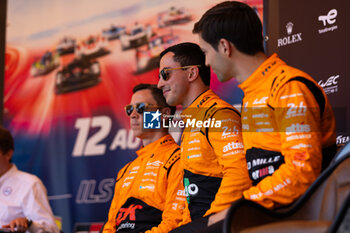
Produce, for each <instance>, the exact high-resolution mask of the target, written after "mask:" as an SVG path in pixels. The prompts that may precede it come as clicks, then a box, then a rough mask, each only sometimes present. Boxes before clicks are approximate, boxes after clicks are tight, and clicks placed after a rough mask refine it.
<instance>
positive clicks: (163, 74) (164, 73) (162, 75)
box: [159, 65, 200, 81]
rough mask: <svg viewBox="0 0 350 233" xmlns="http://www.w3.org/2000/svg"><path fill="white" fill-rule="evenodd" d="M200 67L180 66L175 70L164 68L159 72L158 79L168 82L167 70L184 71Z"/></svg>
mask: <svg viewBox="0 0 350 233" xmlns="http://www.w3.org/2000/svg"><path fill="white" fill-rule="evenodd" d="M195 66H197V67H200V65H191V66H182V67H177V68H164V69H162V70H161V71H160V72H159V79H163V80H164V81H168V80H169V79H170V75H169V72H168V71H169V70H180V69H181V70H186V69H188V68H191V67H195Z"/></svg>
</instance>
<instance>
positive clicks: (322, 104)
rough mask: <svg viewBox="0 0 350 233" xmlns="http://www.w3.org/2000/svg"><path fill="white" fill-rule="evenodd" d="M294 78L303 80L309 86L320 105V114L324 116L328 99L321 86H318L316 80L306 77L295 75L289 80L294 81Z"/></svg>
mask: <svg viewBox="0 0 350 233" xmlns="http://www.w3.org/2000/svg"><path fill="white" fill-rule="evenodd" d="M293 80H296V81H299V82H302V83H304V84H305V85H306V87H307V88H309V90H310V91H311V93H312V94H313V95H314V97H315V99H316V101H317V103H318V106H319V107H320V116H321V118H322V116H323V113H324V109H325V108H326V99H325V97H324V95H323V92H322V91H321V89H320V87H319V86H317V85H316V84H315V83H314V82H312V81H310V80H308V79H306V78H304V77H295V78H292V79H290V80H288V82H290V81H293Z"/></svg>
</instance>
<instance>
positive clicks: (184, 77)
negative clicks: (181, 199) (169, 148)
mask: <svg viewBox="0 0 350 233" xmlns="http://www.w3.org/2000/svg"><path fill="white" fill-rule="evenodd" d="M159 70H160V72H159V82H158V87H159V88H161V89H162V90H163V94H164V97H165V99H166V101H167V103H168V104H170V105H172V106H176V105H182V107H183V109H184V110H183V112H182V114H181V115H182V119H183V120H184V121H193V120H194V121H196V122H197V121H201V122H205V121H210V122H212V121H215V122H220V126H218V127H217V126H213V125H212V124H210V126H204V124H203V127H201V126H197V125H195V126H194V127H193V126H187V127H186V128H185V129H184V132H183V134H182V138H181V161H182V164H183V167H184V185H185V190H186V195H187V204H186V206H187V207H186V209H185V215H184V219H183V224H185V223H188V222H190V223H188V224H185V225H184V226H181V227H179V228H177V229H175V230H174V232H192V231H193V230H199V229H201V228H204V227H206V226H207V222H208V216H210V215H211V214H214V213H217V212H219V211H221V210H223V209H226V208H228V207H229V206H230V205H231V203H232V202H233V201H235V200H237V199H239V198H240V197H241V196H242V192H243V190H245V189H248V188H249V187H250V185H251V181H250V179H249V176H248V172H247V165H246V162H245V157H244V154H243V142H242V138H241V124H240V114H239V112H238V111H237V110H236V109H235V108H233V107H232V105H230V104H228V103H226V102H225V101H223V100H222V99H220V98H219V97H218V96H217V95H216V94H215V93H214V92H213V91H212V90H211V89H210V88H209V84H210V68H209V67H207V66H206V65H205V55H204V53H203V52H202V51H201V49H200V47H199V46H198V45H196V44H194V43H182V44H178V45H174V46H172V47H169V48H167V49H166V50H164V51H163V52H162V53H161V54H160V68H159Z"/></svg>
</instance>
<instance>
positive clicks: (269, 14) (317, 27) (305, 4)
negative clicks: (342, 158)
mask: <svg viewBox="0 0 350 233" xmlns="http://www.w3.org/2000/svg"><path fill="white" fill-rule="evenodd" d="M349 7H350V2H349V1H343V0H334V1H326V0H322V1H319V0H308V1H301V0H299V1H293V0H283V1H282V0H264V17H265V21H264V22H265V35H266V39H267V43H266V44H267V47H266V48H267V52H268V53H269V54H272V53H275V52H277V54H278V55H279V56H280V57H281V58H282V59H283V60H284V61H286V62H287V64H289V65H291V66H294V67H296V68H299V69H301V70H303V71H305V72H306V73H308V74H310V75H311V76H312V77H313V78H314V79H315V80H316V81H317V82H318V84H319V85H320V86H321V87H322V88H323V89H324V91H325V92H326V94H327V95H328V99H329V100H330V103H331V105H332V107H333V110H334V112H335V116H336V124H337V144H343V143H345V142H347V141H349V140H350V126H349V124H348V123H347V121H348V120H349V116H350V101H348V100H349V99H350V92H348V90H347V87H350V79H349V78H347V77H349V76H350V70H349V69H347V65H348V64H347V63H348V56H349V51H350V43H349V39H350V37H349V35H350V28H349V26H348V24H349V22H350V15H349V14H348V13H347V9H348V8H349Z"/></svg>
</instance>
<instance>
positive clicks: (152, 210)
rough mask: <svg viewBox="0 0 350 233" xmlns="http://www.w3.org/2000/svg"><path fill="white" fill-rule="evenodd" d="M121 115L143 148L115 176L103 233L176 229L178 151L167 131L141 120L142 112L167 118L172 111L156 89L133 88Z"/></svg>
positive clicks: (179, 213)
mask: <svg viewBox="0 0 350 233" xmlns="http://www.w3.org/2000/svg"><path fill="white" fill-rule="evenodd" d="M125 111H126V114H127V115H128V116H129V117H130V127H131V129H132V130H133V132H134V134H135V136H136V137H138V138H140V139H141V140H142V144H143V146H142V147H141V149H139V150H138V151H137V152H136V153H137V155H138V157H137V158H136V159H135V160H134V161H132V162H130V163H128V164H127V165H126V166H124V167H123V168H122V169H121V170H120V171H119V173H118V176H117V180H116V184H115V192H114V197H113V200H112V204H111V207H110V210H109V214H108V221H107V223H106V224H105V226H104V228H103V232H104V233H107V232H113V233H114V232H134V233H139V232H147V233H151V232H155V233H156V232H157V233H166V232H169V231H170V230H172V229H174V228H176V227H177V226H178V225H179V223H180V221H181V219H182V212H183V209H184V202H185V195H184V190H183V184H182V182H181V176H182V169H181V165H180V161H179V159H180V148H179V146H178V145H177V144H176V142H175V141H174V139H173V138H172V137H171V135H170V134H169V133H168V129H164V128H160V129H153V130H150V129H144V128H143V125H144V124H143V118H144V114H145V113H148V111H150V112H154V111H156V113H154V115H153V114H152V115H153V116H157V115H156V114H158V113H161V114H163V115H170V114H171V113H174V112H175V108H173V107H170V106H169V105H168V104H167V103H166V101H165V99H164V97H163V95H162V91H161V90H160V89H158V88H157V86H156V85H150V84H139V85H137V86H135V87H134V89H133V95H132V98H131V101H130V104H129V105H127V106H126V107H125ZM146 111H147V112H146Z"/></svg>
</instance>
